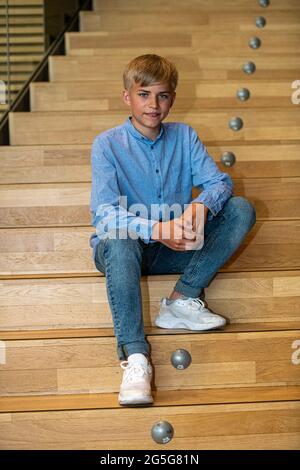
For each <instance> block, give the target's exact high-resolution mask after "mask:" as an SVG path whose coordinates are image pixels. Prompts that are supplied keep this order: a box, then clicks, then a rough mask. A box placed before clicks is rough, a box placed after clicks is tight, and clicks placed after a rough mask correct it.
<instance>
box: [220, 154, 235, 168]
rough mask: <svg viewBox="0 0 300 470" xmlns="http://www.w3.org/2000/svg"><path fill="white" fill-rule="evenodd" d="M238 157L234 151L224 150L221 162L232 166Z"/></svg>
mask: <svg viewBox="0 0 300 470" xmlns="http://www.w3.org/2000/svg"><path fill="white" fill-rule="evenodd" d="M235 161H236V158H235V155H234V153H232V152H224V153H223V155H222V156H221V162H222V163H223V165H224V166H227V167H230V166H233V165H234V164H235Z"/></svg>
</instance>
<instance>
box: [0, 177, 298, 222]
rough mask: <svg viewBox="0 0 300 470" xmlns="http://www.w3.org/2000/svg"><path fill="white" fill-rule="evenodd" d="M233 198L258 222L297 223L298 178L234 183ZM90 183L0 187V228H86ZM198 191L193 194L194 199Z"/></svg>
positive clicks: (88, 217)
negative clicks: (247, 206) (241, 201)
mask: <svg viewBox="0 0 300 470" xmlns="http://www.w3.org/2000/svg"><path fill="white" fill-rule="evenodd" d="M233 185H234V195H235V196H243V197H246V198H247V199H248V200H249V201H250V202H251V203H252V204H253V205H254V206H255V208H256V217H257V220H288V219H291V218H292V219H298V220H300V177H293V178H254V179H251V178H248V179H237V180H236V179H234V180H233ZM90 194H91V184H90V183H64V184H61V183H48V184H19V185H1V186H0V227H1V228H9V227H11V228H16V227H51V226H81V225H89V224H90V220H91V215H90V208H89V205H90ZM199 194H200V191H199V190H198V189H196V188H194V190H193V195H192V197H193V198H196V197H197V196H198V195H199Z"/></svg>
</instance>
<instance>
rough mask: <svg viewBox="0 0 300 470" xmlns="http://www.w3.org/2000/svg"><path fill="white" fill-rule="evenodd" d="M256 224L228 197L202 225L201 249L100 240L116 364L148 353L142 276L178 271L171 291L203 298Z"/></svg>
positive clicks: (246, 207)
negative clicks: (220, 208)
mask: <svg viewBox="0 0 300 470" xmlns="http://www.w3.org/2000/svg"><path fill="white" fill-rule="evenodd" d="M255 221H256V213H255V209H254V207H253V205H252V204H251V203H250V202H249V201H248V200H247V199H245V198H244V197H239V196H231V197H230V198H229V199H228V200H227V201H226V203H225V204H224V206H223V208H222V210H221V211H220V212H218V214H217V215H216V216H215V217H213V219H212V220H210V221H206V224H205V227H204V244H203V247H202V248H201V249H200V250H190V251H175V250H172V249H171V248H168V247H167V246H165V245H163V244H162V243H160V242H155V243H150V244H146V243H144V242H143V241H142V240H141V239H140V238H138V239H137V240H133V239H131V238H128V239H123V240H122V239H121V240H118V239H116V240H112V239H109V238H106V239H104V240H100V243H99V244H98V245H97V248H96V252H95V265H96V268H97V269H98V270H99V271H101V272H102V273H103V274H105V276H106V290H107V296H108V301H109V305H110V309H111V313H112V318H113V323H114V332H115V336H116V338H117V343H118V345H117V352H118V356H119V359H120V360H124V359H127V357H128V356H129V355H130V354H134V353H144V354H150V345H149V343H148V342H147V340H146V338H145V333H144V322H143V314H142V295H141V287H140V279H141V276H142V275H148V274H150V275H153V274H171V273H172V274H179V273H182V274H181V276H180V277H179V279H178V281H177V283H176V284H175V287H174V289H175V290H176V291H178V292H180V293H182V294H183V295H185V296H188V297H202V298H203V299H204V288H205V287H208V285H209V283H210V282H211V280H212V279H213V278H214V276H215V275H216V274H217V272H218V270H219V269H220V268H221V267H222V266H223V264H224V263H225V262H226V261H227V260H228V259H229V258H230V257H231V256H232V255H233V253H234V252H235V251H236V250H237V249H238V247H239V246H240V244H241V242H242V240H243V239H244V238H245V236H246V235H247V233H248V232H249V231H250V230H251V228H252V226H253V225H254V224H255Z"/></svg>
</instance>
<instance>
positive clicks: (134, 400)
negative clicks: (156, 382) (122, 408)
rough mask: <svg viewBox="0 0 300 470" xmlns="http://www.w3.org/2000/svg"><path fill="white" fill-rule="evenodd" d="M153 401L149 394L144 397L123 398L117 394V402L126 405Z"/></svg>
mask: <svg viewBox="0 0 300 470" xmlns="http://www.w3.org/2000/svg"><path fill="white" fill-rule="evenodd" d="M152 403H153V397H152V396H151V395H149V396H146V397H145V396H144V397H131V398H124V397H122V396H120V395H119V404H120V405H127V406H130V405H131V406H139V405H151V404H152Z"/></svg>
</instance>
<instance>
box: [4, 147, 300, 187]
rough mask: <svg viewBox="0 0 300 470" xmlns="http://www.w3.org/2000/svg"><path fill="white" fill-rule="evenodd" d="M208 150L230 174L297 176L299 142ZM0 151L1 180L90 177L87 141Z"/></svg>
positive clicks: (67, 180) (68, 180)
mask: <svg viewBox="0 0 300 470" xmlns="http://www.w3.org/2000/svg"><path fill="white" fill-rule="evenodd" d="M228 150H230V151H232V152H234V154H235V156H236V163H235V165H234V166H232V167H225V166H224V165H223V164H222V163H221V161H220V158H221V155H222V154H223V153H224V152H226V151H228ZM208 151H209V153H210V155H211V156H212V157H213V158H214V160H215V162H216V163H217V164H218V167H219V168H220V170H221V171H226V172H227V173H229V174H230V176H231V177H232V178H244V179H247V178H259V177H262V176H264V175H267V176H268V177H270V178H288V177H295V176H300V159H299V154H300V144H298V145H297V144H294V145H293V144H289V145H284V144H269V145H256V144H255V143H253V144H252V143H251V144H250V143H248V145H246V146H239V145H236V144H234V145H233V144H230V146H213V145H208ZM0 152H1V172H0V184H19V183H73V182H89V181H90V179H91V174H90V172H91V170H90V153H91V146H90V145H88V144H83V145H41V146H18V147H15V146H2V147H1V149H0Z"/></svg>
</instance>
